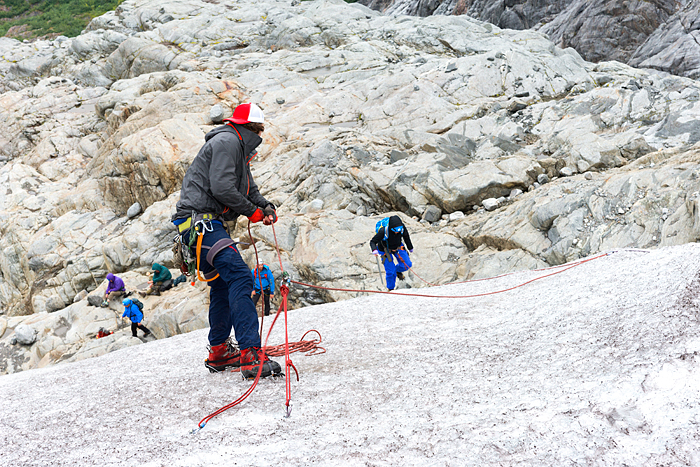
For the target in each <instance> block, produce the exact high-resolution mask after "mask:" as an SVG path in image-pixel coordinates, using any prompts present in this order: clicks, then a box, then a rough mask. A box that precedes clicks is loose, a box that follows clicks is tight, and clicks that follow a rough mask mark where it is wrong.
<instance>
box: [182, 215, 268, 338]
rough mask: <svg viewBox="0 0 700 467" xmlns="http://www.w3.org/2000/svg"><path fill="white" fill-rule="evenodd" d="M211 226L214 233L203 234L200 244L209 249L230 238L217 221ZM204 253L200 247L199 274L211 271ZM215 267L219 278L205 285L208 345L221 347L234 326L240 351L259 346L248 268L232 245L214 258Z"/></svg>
mask: <svg viewBox="0 0 700 467" xmlns="http://www.w3.org/2000/svg"><path fill="white" fill-rule="evenodd" d="M211 226H212V227H213V229H214V230H213V231H212V232H206V233H205V234H204V238H203V239H202V245H206V246H212V245H213V244H214V243H216V242H217V241H219V240H220V239H222V238H231V237H230V236H229V234H228V233H226V230H224V227H223V225H222V224H221V223H220V222H218V221H213V222H212V223H211ZM190 232H191V231H190ZM186 237H187V236H186V235H185V238H184V239H183V240H185V241H187V240H188V239H187V238H186ZM195 241H196V240H195ZM207 251H208V250H206V249H204V248H202V251H201V254H200V260H199V267H200V269H201V271H202V273H207V272H209V271H211V270H212V269H213V268H212V266H211V265H210V264H209V263H207V261H206V259H205V258H206V256H207ZM214 268H216V270H217V272H218V273H219V277H217V278H216V279H214V280H213V281H211V282H208V284H209V287H210V289H209V344H210V345H212V346H215V345H219V344H223V343H224V342H225V341H226V339H228V337H229V336H230V335H231V327H233V330H234V333H235V336H236V341H237V342H238V345H239V346H240V348H241V350H244V349H247V348H249V347H260V334H258V314H257V312H256V311H255V305H254V304H253V299H252V298H251V297H250V295H251V293H252V292H253V277H252V275H251V274H250V268H249V267H248V265H247V264H246V263H245V261H243V258H241V254H240V253H239V252H238V250H237V249H236V248H235V247H234V246H229V247H227V248H224V249H223V250H221V251H220V252H219V253H218V254H217V255H216V256H215V257H214Z"/></svg>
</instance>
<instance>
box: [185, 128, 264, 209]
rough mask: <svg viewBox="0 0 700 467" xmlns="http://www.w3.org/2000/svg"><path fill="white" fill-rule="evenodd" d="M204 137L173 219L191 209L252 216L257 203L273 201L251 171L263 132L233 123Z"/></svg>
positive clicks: (261, 204)
mask: <svg viewBox="0 0 700 467" xmlns="http://www.w3.org/2000/svg"><path fill="white" fill-rule="evenodd" d="M239 135H240V136H241V138H240V139H239V137H238V136H239ZM204 139H205V141H206V142H205V143H204V146H202V148H201V149H200V150H199V153H198V154H197V157H195V158H194V161H192V165H191V166H190V168H189V169H187V173H186V174H185V178H183V180H182V189H181V190H180V200H179V201H178V202H177V205H176V206H175V209H176V211H175V214H174V215H173V220H175V219H182V218H187V217H190V216H191V215H192V211H195V212H197V213H212V214H217V215H220V216H222V217H223V218H224V219H226V220H233V219H235V218H236V217H238V215H244V216H246V217H250V216H252V215H253V213H254V212H255V210H256V209H257V208H258V207H260V208H264V207H265V206H267V205H268V204H272V203H270V202H269V201H267V200H266V199H265V198H263V196H262V195H261V194H260V191H258V186H257V185H256V184H255V182H254V181H253V175H252V174H251V173H250V166H249V163H250V160H251V159H252V158H253V157H254V156H255V155H256V154H257V151H256V150H255V149H256V148H257V147H258V146H259V145H260V143H262V138H260V136H258V135H256V134H255V133H253V132H252V131H250V130H248V129H246V128H243V126H241V125H236V124H232V125H223V126H220V127H218V128H215V129H213V130H212V131H210V132H209V133H207V134H206V136H205V137H204ZM273 207H274V206H273Z"/></svg>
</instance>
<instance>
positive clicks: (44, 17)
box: [0, 0, 124, 39]
mask: <svg viewBox="0 0 700 467" xmlns="http://www.w3.org/2000/svg"><path fill="white" fill-rule="evenodd" d="M123 1H124V0H0V35H2V36H8V37H15V38H17V39H33V38H35V37H41V36H49V37H56V36H68V37H75V36H77V35H79V34H80V32H81V31H82V30H83V29H85V26H87V24H88V23H89V22H90V20H91V19H92V18H95V17H96V16H100V15H102V14H104V13H106V12H108V11H110V10H114V9H115V8H117V6H119V4H120V3H122V2H123Z"/></svg>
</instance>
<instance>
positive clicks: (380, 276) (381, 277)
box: [374, 255, 386, 287]
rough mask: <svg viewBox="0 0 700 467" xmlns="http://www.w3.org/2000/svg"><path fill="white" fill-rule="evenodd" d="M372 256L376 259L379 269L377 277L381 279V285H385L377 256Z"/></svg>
mask: <svg viewBox="0 0 700 467" xmlns="http://www.w3.org/2000/svg"><path fill="white" fill-rule="evenodd" d="M374 257H375V259H376V260H377V270H378V271H379V279H380V280H381V281H382V287H386V285H384V277H383V276H382V267H381V265H380V264H379V256H378V255H374Z"/></svg>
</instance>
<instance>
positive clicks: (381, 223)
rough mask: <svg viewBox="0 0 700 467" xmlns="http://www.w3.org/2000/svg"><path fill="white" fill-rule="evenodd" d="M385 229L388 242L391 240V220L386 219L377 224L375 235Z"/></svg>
mask: <svg viewBox="0 0 700 467" xmlns="http://www.w3.org/2000/svg"><path fill="white" fill-rule="evenodd" d="M382 227H384V241H387V239H388V238H389V218H388V217H385V218H384V219H382V220H380V221H379V222H377V225H375V226H374V233H379V230H380V229H381V228H382Z"/></svg>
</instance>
